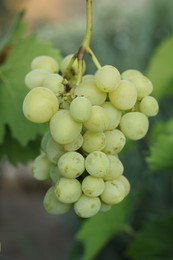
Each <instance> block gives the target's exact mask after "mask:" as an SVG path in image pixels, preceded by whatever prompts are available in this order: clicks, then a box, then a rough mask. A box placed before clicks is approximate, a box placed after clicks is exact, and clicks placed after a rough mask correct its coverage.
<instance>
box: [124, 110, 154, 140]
mask: <svg viewBox="0 0 173 260" xmlns="http://www.w3.org/2000/svg"><path fill="white" fill-rule="evenodd" d="M148 127H149V121H148V118H147V116H146V115H144V114H143V113H140V112H129V113H126V114H124V115H123V116H122V118H121V121H120V129H121V131H122V132H123V134H124V135H125V136H126V137H127V138H128V139H130V140H139V139H141V138H143V137H144V136H145V135H146V133H147V131H148Z"/></svg>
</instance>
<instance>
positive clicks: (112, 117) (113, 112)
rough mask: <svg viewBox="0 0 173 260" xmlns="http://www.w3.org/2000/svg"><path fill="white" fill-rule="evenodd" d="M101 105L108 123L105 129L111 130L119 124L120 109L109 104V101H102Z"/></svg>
mask: <svg viewBox="0 0 173 260" xmlns="http://www.w3.org/2000/svg"><path fill="white" fill-rule="evenodd" d="M102 107H103V108H104V109H105V111H106V114H107V117H108V119H109V123H108V126H107V128H106V130H113V129H114V128H116V127H117V126H118V125H119V123H120V120H121V115H122V113H121V111H120V110H118V109H117V108H115V107H114V106H113V105H112V104H111V102H105V103H103V105H102Z"/></svg>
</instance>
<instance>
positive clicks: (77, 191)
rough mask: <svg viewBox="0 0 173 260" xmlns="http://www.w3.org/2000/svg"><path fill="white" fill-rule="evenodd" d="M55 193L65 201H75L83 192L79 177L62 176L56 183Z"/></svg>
mask: <svg viewBox="0 0 173 260" xmlns="http://www.w3.org/2000/svg"><path fill="white" fill-rule="evenodd" d="M55 194H56V196H57V198H58V199H59V200H60V201H61V202H63V203H74V202H75V201H77V200H78V199H79V198H80V196H81V194H82V188H81V184H80V182H79V181H78V180H77V179H67V178H63V177H62V178H60V179H59V180H58V181H57V183H56V185H55Z"/></svg>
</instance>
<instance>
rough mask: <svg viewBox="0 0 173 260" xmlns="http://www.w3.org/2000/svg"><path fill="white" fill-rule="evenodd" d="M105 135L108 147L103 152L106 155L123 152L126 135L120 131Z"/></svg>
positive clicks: (107, 132) (115, 130)
mask: <svg viewBox="0 0 173 260" xmlns="http://www.w3.org/2000/svg"><path fill="white" fill-rule="evenodd" d="M104 133H105V136H106V145H105V147H104V149H103V152H104V153H106V154H117V153H119V152H121V150H122V149H123V147H124V145H125V143H126V138H125V136H124V133H122V132H121V131H120V130H118V129H114V130H111V131H105V132H104Z"/></svg>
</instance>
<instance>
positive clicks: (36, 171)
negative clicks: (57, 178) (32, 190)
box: [32, 154, 51, 181]
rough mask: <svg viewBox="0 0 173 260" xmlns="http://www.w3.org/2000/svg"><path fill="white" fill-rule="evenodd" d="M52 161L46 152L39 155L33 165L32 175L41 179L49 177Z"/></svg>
mask: <svg viewBox="0 0 173 260" xmlns="http://www.w3.org/2000/svg"><path fill="white" fill-rule="evenodd" d="M50 166H51V163H50V161H49V159H48V157H47V155H46V154H40V155H39V156H37V157H36V158H35V160H34V162H33V165H32V175H33V177H34V178H35V179H37V180H39V181H44V180H47V179H49V171H50Z"/></svg>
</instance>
